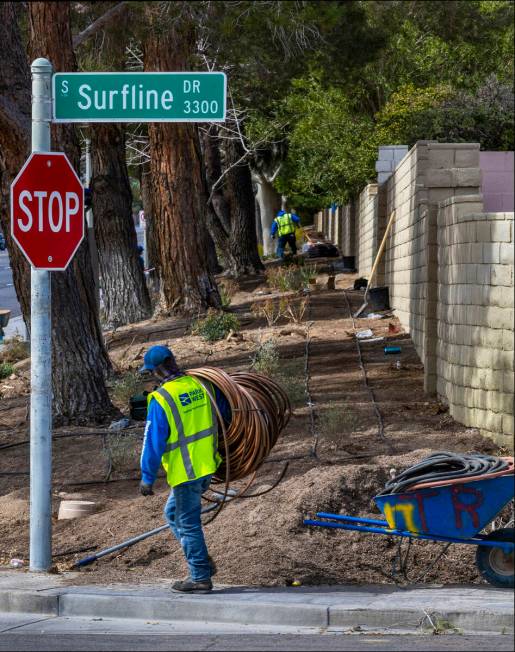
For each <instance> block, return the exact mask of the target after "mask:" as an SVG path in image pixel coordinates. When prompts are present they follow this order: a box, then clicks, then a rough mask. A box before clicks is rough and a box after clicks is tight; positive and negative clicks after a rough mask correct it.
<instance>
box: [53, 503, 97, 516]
mask: <svg viewBox="0 0 515 652" xmlns="http://www.w3.org/2000/svg"><path fill="white" fill-rule="evenodd" d="M96 508H97V505H96V503H93V502H91V501H90V500H62V501H61V504H60V505H59V513H58V515H57V518H58V520H60V521H61V520H64V519H68V518H83V517H84V516H89V515H90V514H93V513H94V512H95V511H96Z"/></svg>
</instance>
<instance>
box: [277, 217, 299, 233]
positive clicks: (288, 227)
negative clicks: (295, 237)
mask: <svg viewBox="0 0 515 652" xmlns="http://www.w3.org/2000/svg"><path fill="white" fill-rule="evenodd" d="M275 221H276V222H277V232H278V234H279V236H281V235H289V234H290V233H295V222H294V221H293V219H292V216H291V213H284V215H280V216H278V217H276V218H275Z"/></svg>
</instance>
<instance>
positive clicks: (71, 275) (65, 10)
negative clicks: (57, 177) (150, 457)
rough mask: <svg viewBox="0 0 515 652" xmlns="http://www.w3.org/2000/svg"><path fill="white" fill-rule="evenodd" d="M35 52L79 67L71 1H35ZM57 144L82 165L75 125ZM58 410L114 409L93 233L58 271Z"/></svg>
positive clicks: (100, 414)
mask: <svg viewBox="0 0 515 652" xmlns="http://www.w3.org/2000/svg"><path fill="white" fill-rule="evenodd" d="M29 19H30V44H29V51H30V55H31V57H32V58H35V57H47V58H48V59H49V60H50V61H51V62H52V64H53V66H54V70H55V71H71V70H75V69H76V61H75V55H74V52H73V48H72V35H71V28H70V4H69V3H68V2H31V3H29ZM52 132H53V134H52V135H53V148H54V149H55V150H57V151H64V152H65V153H66V155H67V156H68V158H69V159H70V162H71V163H72V165H73V166H74V167H75V169H76V170H78V169H79V163H80V146H79V142H78V138H77V135H76V131H75V129H74V128H73V126H72V125H63V126H57V125H54V127H53V130H52ZM52 352H53V361H54V364H53V375H52V387H53V394H54V401H53V406H54V413H55V415H56V416H57V417H58V419H59V420H60V421H91V420H94V421H97V420H101V419H102V418H105V416H106V415H107V414H109V413H112V411H113V406H112V405H111V402H110V400H109V395H108V393H107V388H106V384H105V377H106V375H107V374H108V372H109V371H110V370H111V363H110V360H109V357H108V355H107V352H106V349H105V347H104V343H103V339H102V332H101V329H100V324H99V320H98V311H97V306H96V301H95V296H94V282H93V272H92V268H91V257H90V252H89V247H88V242H87V239H84V241H83V243H82V244H81V246H80V247H79V249H78V251H77V253H76V255H75V257H74V259H73V262H72V263H71V264H70V266H69V267H68V269H67V270H66V271H65V272H54V273H52Z"/></svg>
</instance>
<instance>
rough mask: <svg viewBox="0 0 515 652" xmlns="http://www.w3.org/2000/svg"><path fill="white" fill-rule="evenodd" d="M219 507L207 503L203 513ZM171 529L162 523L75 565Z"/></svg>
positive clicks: (86, 562)
mask: <svg viewBox="0 0 515 652" xmlns="http://www.w3.org/2000/svg"><path fill="white" fill-rule="evenodd" d="M219 495H221V494H219ZM226 502H228V501H226ZM217 507H218V502H217V503H216V504H214V505H207V506H206V507H203V508H202V514H205V513H206V512H211V511H212V510H214V509H216V508H217ZM169 529H170V526H169V525H168V523H167V524H166V525H161V526H159V527H156V528H155V529H153V530H150V531H149V532H144V533H143V534H139V535H138V536H136V537H132V538H131V539H127V540H126V541H122V543H118V544H117V545H116V546H111V548H105V549H104V550H101V551H100V552H97V553H96V554H94V555H90V556H89V557H84V558H83V559H79V560H78V561H76V562H75V563H74V564H73V566H74V567H75V568H80V567H81V566H87V565H88V564H92V563H93V562H94V561H98V560H99V559H101V558H102V557H105V556H106V555H110V554H111V553H113V552H116V551H117V550H122V549H123V548H128V547H129V546H133V545H134V544H135V543H138V542H139V541H143V540H144V539H148V537H153V536H154V535H155V534H159V532H164V531H165V530H169Z"/></svg>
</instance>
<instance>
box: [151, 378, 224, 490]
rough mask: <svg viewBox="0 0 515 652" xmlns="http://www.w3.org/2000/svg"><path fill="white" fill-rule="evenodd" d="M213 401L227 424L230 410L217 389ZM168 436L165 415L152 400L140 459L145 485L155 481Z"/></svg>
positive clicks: (168, 429) (168, 428)
mask: <svg viewBox="0 0 515 652" xmlns="http://www.w3.org/2000/svg"><path fill="white" fill-rule="evenodd" d="M215 400H216V404H217V406H218V409H219V410H220V413H221V415H222V417H223V419H224V421H225V424H226V425H227V424H229V423H230V421H231V408H230V406H229V403H228V401H227V399H226V398H225V396H224V395H223V394H222V392H221V391H220V390H219V389H218V387H215ZM169 436H170V426H169V425H168V419H167V417H166V413H165V411H164V410H163V408H162V407H161V406H160V405H159V403H158V402H157V401H156V399H155V398H153V399H151V400H150V404H149V406H148V410H147V422H146V424H145V435H144V438H143V448H142V450H141V459H140V466H141V480H142V481H143V482H144V483H145V484H148V485H152V484H154V482H155V481H156V477H157V472H158V471H159V467H160V466H161V458H162V457H163V454H164V452H165V448H166V442H167V441H168V438H169Z"/></svg>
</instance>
